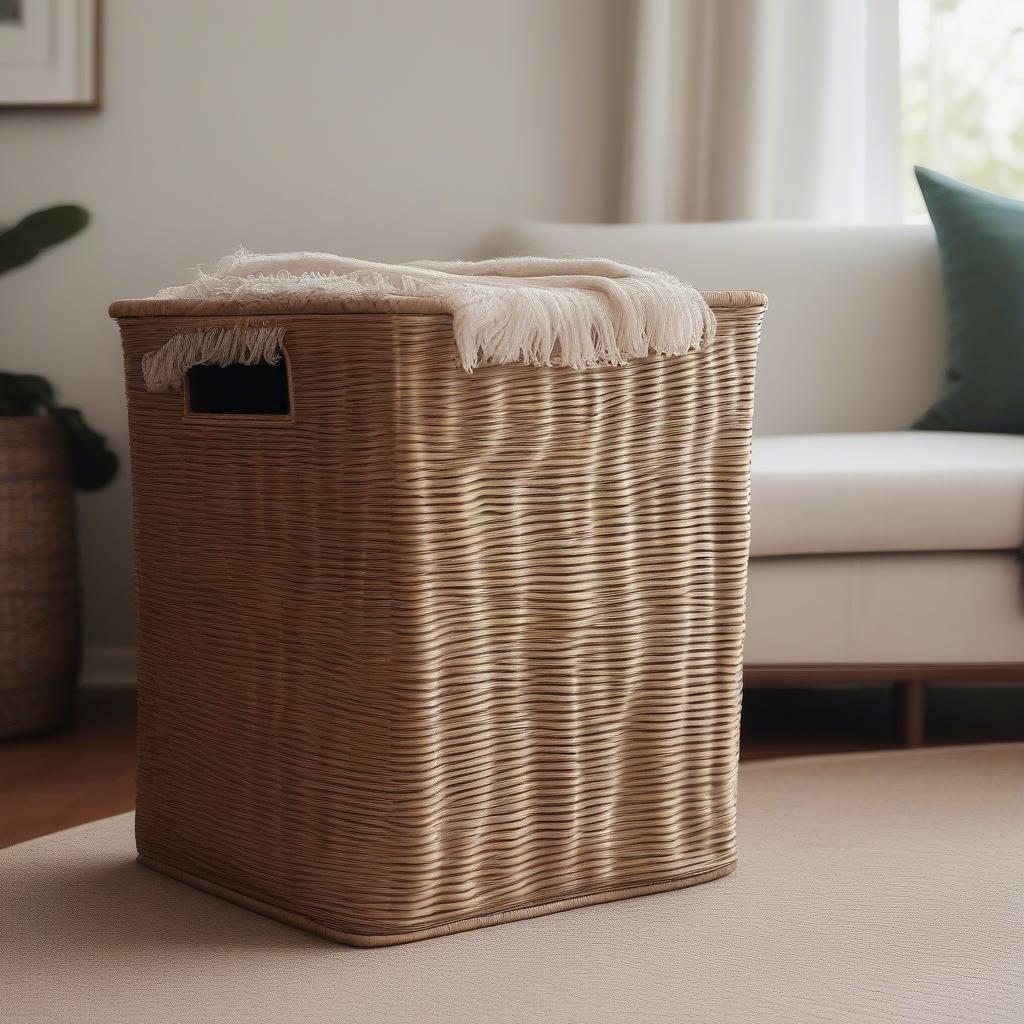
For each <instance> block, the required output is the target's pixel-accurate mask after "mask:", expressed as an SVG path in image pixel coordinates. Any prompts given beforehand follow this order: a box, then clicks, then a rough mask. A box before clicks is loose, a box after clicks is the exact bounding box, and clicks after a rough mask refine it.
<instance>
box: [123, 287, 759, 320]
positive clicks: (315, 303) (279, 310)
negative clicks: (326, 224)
mask: <svg viewBox="0 0 1024 1024" xmlns="http://www.w3.org/2000/svg"><path fill="white" fill-rule="evenodd" d="M701 295H703V296H704V300H705V302H707V304H708V305H709V306H710V307H711V308H712V309H761V310H763V309H764V308H765V307H766V306H767V305H768V299H767V297H766V296H765V295H764V294H763V293H761V292H750V291H701ZM108 312H109V315H110V316H111V317H112V318H113V319H115V320H127V319H131V318H133V317H161V316H166V317H182V316H289V315H292V316H295V315H301V316H337V315H338V314H344V313H378V314H394V313H418V314H432V315H440V316H449V315H450V314H449V312H448V310H446V309H443V308H442V306H441V304H440V303H439V302H438V301H437V300H436V299H432V298H424V297H421V296H415V295H399V296H394V297H391V298H387V299H354V298H339V297H338V296H335V295H312V296H311V295H295V296H287V295H275V296H273V297H267V298H258V299H161V298H147V299H117V300H115V301H114V302H112V303H111V304H110V308H109V311H108Z"/></svg>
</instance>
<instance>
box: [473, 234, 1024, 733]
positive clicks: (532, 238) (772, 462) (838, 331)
mask: <svg viewBox="0 0 1024 1024" xmlns="http://www.w3.org/2000/svg"><path fill="white" fill-rule="evenodd" d="M487 248H488V250H489V253H490V254H492V255H494V254H513V253H515V254H524V255H529V254H534V255H600V256H608V257H611V258H614V259H619V260H622V261H624V262H627V263H633V264H638V265H641V266H657V267H662V268H664V269H666V270H669V271H671V272H673V273H675V274H676V275H678V276H679V277H681V278H683V279H684V280H688V281H691V282H693V283H694V284H695V285H697V286H698V287H701V288H708V289H712V288H721V289H729V288H735V289H751V290H756V291H762V292H765V293H766V294H767V295H768V312H767V315H766V318H765V324H764V336H763V341H762V345H761V350H760V356H759V364H758V379H757V391H756V398H755V408H756V412H755V417H754V432H755V439H754V450H753V465H752V481H751V511H752V539H751V564H750V580H749V598H748V607H747V641H746V664H747V672H746V681H747V684H748V685H750V684H771V683H783V682H787V681H794V682H802V683H820V684H826V685H827V684H830V683H831V684H835V683H836V682H840V681H841V682H844V683H851V682H858V681H870V680H880V679H891V680H893V681H899V682H903V683H904V684H905V685H904V690H903V692H904V696H905V700H906V711H907V715H906V716H905V721H906V738H907V740H908V742H916V741H918V740H919V739H920V728H921V722H920V719H921V706H920V705H921V699H922V692H923V691H922V683H923V681H927V680H932V679H940V678H947V679H962V680H963V681H965V682H970V681H984V680H995V679H998V680H1007V681H1024V599H1022V591H1021V565H1020V561H1019V556H1018V551H1019V548H1020V545H1021V541H1022V539H1024V437H1015V436H1000V435H990V434H953V433H938V432H924V431H921V432H918V431H909V430H907V429H906V428H907V427H908V426H909V425H910V424H911V423H912V422H913V421H914V419H915V418H916V417H917V416H919V415H920V414H921V413H923V412H924V411H925V409H927V408H928V406H929V405H930V404H931V402H932V401H933V400H934V399H935V398H936V397H937V396H938V395H939V393H940V391H941V388H942V379H943V371H944V323H943V309H942V294H941V285H940V279H939V268H938V256H937V251H936V246H935V239H934V235H933V234H932V230H931V228H930V227H928V226H922V227H905V226H893V227H860V226H857V227H845V226H844V227H830V226H818V225H795V224H740V223H733V224H673V225H587V224H583V225H581V224H576V225H573V224H525V225H520V226H517V227H514V228H510V229H506V230H504V231H502V232H499V233H498V234H496V235H495V236H493V237H492V238H491V239H490V240H489V242H488V245H487ZM1022 400H1024V396H1022Z"/></svg>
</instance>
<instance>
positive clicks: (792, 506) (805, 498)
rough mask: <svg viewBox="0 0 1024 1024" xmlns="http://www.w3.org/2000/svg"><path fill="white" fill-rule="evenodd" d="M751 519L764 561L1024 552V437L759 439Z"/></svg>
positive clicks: (905, 434)
mask: <svg viewBox="0 0 1024 1024" xmlns="http://www.w3.org/2000/svg"><path fill="white" fill-rule="evenodd" d="M751 518H752V531H751V555H752V556H754V557H757V556H762V555H813V554H840V553H866V552H883V551H1004V550H1010V549H1014V548H1018V547H1019V546H1020V545H1021V542H1022V541H1024V437H1019V436H1013V435H1006V434H974V433H944V432H939V431H936V432H918V431H909V430H907V431H898V432H891V433H864V434H799V435H788V436H784V437H783V436H779V437H756V438H754V445H753V457H752V469H751Z"/></svg>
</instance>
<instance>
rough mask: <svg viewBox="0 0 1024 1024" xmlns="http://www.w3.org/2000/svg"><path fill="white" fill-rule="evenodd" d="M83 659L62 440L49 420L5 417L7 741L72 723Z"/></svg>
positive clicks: (1, 678)
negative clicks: (79, 664) (8, 738)
mask: <svg viewBox="0 0 1024 1024" xmlns="http://www.w3.org/2000/svg"><path fill="white" fill-rule="evenodd" d="M78 658H79V624H78V563H77V557H76V549H75V507H74V492H73V489H72V485H71V467H70V465H69V463H68V453H67V445H66V443H65V441H64V434H63V432H62V430H61V428H60V425H59V424H58V423H57V421H56V420H54V419H52V418H51V417H49V416H0V737H8V736H22V735H27V734H29V733H34V732H43V731H46V730H48V729H53V728H55V727H57V726H58V725H60V724H62V723H63V722H64V720H65V719H66V718H67V717H68V715H69V714H70V711H71V700H72V695H73V690H74V684H75V678H76V676H77V674H78Z"/></svg>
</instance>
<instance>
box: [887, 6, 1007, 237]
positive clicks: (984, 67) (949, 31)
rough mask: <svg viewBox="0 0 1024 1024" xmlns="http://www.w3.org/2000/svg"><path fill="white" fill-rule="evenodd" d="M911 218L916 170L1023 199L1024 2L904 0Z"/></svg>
mask: <svg viewBox="0 0 1024 1024" xmlns="http://www.w3.org/2000/svg"><path fill="white" fill-rule="evenodd" d="M900 60H901V65H902V107H903V110H902V114H903V166H904V172H905V173H904V180H903V211H904V216H905V217H906V219H908V220H920V219H923V217H924V212H925V211H924V203H923V201H922V199H921V194H920V192H919V191H918V188H917V184H916V182H915V181H914V178H913V167H914V164H923V165H924V166H926V167H931V168H932V169H934V170H936V171H939V172H940V173H942V174H948V175H950V176H951V177H954V178H959V179H961V180H962V181H966V182H969V183H970V184H972V185H977V186H978V187H979V188H984V189H989V190H990V191H992V192H998V193H1001V194H1003V195H1009V196H1015V197H1017V198H1020V199H1024V3H1021V2H1017V0H1012V2H1011V0H900Z"/></svg>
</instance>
